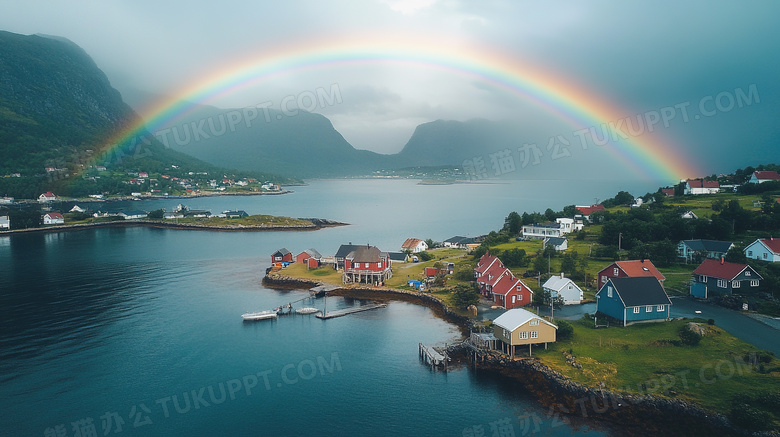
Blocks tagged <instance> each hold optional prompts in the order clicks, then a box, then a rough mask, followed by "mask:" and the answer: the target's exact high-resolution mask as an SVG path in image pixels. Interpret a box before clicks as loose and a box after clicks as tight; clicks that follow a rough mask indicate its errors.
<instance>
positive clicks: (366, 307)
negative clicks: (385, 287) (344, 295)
mask: <svg viewBox="0 0 780 437" xmlns="http://www.w3.org/2000/svg"><path fill="white" fill-rule="evenodd" d="M386 306H387V304H386V303H370V304H366V305H361V306H359V307H351V308H344V309H343V310H336V311H330V312H328V313H320V314H316V315H315V316H314V317H317V318H318V319H322V320H327V319H333V318H335V317H341V316H346V315H348V314H354V313H359V312H361V311H368V310H375V309H377V308H384V307H386Z"/></svg>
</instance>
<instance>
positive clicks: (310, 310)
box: [295, 307, 320, 314]
mask: <svg viewBox="0 0 780 437" xmlns="http://www.w3.org/2000/svg"><path fill="white" fill-rule="evenodd" d="M295 312H296V313H298V314H314V313H318V312H320V310H319V309H317V308H312V307H304V308H298V309H297V310H295Z"/></svg>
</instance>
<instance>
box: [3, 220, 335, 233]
mask: <svg viewBox="0 0 780 437" xmlns="http://www.w3.org/2000/svg"><path fill="white" fill-rule="evenodd" d="M304 220H309V221H311V222H312V223H311V225H285V226H280V225H268V226H244V225H236V226H212V225H200V224H193V223H168V222H160V221H156V220H117V221H111V222H103V223H81V224H75V225H55V226H48V227H45V228H29V229H14V230H11V231H2V232H0V235H14V234H27V233H36V232H65V231H77V230H83V229H91V228H108V227H131V228H132V227H146V228H160V229H185V230H196V231H212V232H215V231H216V232H247V231H248V232H263V231H316V230H318V229H322V228H332V227H336V226H347V225H348V223H341V222H337V221H333V220H327V219H304Z"/></svg>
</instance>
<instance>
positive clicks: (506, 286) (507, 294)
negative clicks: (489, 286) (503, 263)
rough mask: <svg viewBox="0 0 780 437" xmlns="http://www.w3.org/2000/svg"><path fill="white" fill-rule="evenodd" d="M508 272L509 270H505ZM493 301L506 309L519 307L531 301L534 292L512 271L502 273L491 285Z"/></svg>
mask: <svg viewBox="0 0 780 437" xmlns="http://www.w3.org/2000/svg"><path fill="white" fill-rule="evenodd" d="M507 272H509V270H507ZM492 293H493V302H494V303H495V304H496V305H500V306H502V307H504V308H506V309H508V310H509V309H512V308H520V307H522V306H525V305H528V304H529V303H531V299H532V297H533V294H534V292H533V291H532V290H531V289H530V288H528V286H527V285H525V284H524V283H523V281H521V280H519V279H517V278H516V277H515V276H514V275H512V272H509V274H508V275H502V276H501V278H500V279H499V280H498V282H496V284H495V285H494V286H493V290H492Z"/></svg>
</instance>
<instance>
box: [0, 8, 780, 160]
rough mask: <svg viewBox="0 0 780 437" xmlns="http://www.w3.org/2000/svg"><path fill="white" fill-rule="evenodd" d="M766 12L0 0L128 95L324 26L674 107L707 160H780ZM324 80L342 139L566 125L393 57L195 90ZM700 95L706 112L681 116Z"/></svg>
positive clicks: (11, 20) (682, 131) (694, 150)
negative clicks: (747, 97) (506, 125)
mask: <svg viewBox="0 0 780 437" xmlns="http://www.w3.org/2000/svg"><path fill="white" fill-rule="evenodd" d="M778 17H780V2H777V1H771V0H770V1H763V2H761V1H739V2H737V1H734V2H723V1H688V2H679V1H645V2H624V1H589V2H579V1H572V2H560V1H545V2H541V1H540V2H525V1H522V2H521V1H514V0H506V1H490V0H486V1H480V2H474V1H465V0H463V1H461V0H442V1H437V0H416V1H415V0H395V1H394V0H365V1H338V0H337V1H319V0H314V1H288V2H284V1H274V2H269V1H258V0H222V1H220V2H213V1H202V0H191V1H189V2H160V1H151V0H133V1H106V0H79V1H69V2H64V1H35V0H27V1H24V2H4V3H3V4H2V6H0V29H2V30H7V31H11V32H16V33H22V34H33V33H44V34H51V35H58V36H63V37H66V38H68V39H70V40H72V41H73V42H75V43H77V44H78V45H80V46H81V47H83V48H84V49H85V50H86V51H87V52H88V53H89V54H90V55H91V56H92V57H93V59H94V60H95V61H96V63H97V64H98V66H99V67H100V68H102V69H103V71H105V72H106V74H107V75H108V77H109V79H110V80H111V82H112V84H113V85H114V86H115V87H116V88H117V89H119V90H120V91H121V92H122V93H123V95H125V96H127V97H128V100H131V96H135V97H137V96H139V95H141V94H140V93H141V92H143V93H152V94H157V95H177V94H179V93H180V92H181V89H182V87H185V88H186V86H187V85H191V84H196V83H199V82H203V81H204V79H205V78H207V77H210V75H212V74H214V73H215V72H218V71H220V69H224V68H225V66H230V65H238V64H239V63H241V62H248V61H249V60H251V59H262V57H263V56H268V55H269V54H271V53H277V52H278V51H279V50H280V48H284V47H310V48H311V49H312V50H313V49H316V48H318V47H320V46H321V45H322V43H323V41H330V40H337V39H341V40H355V41H374V40H377V41H379V40H384V41H387V40H394V39H397V40H398V41H405V42H404V43H403V44H406V45H407V46H410V47H411V45H410V43H409V42H410V41H411V42H414V41H419V42H420V45H425V46H428V47H430V46H434V47H436V46H437V45H438V46H440V47H441V48H442V51H444V52H447V51H451V50H457V48H458V47H464V50H465V48H466V47H468V50H471V51H472V52H473V51H480V50H485V51H486V52H490V53H492V54H497V56H501V57H505V58H506V59H512V60H514V61H517V62H522V63H523V64H525V65H528V66H533V67H534V68H538V69H544V70H549V71H554V72H555V73H556V74H557V75H560V76H562V77H564V78H566V80H567V81H569V82H570V83H575V84H577V87H579V88H581V89H584V90H587V91H588V92H589V93H591V94H594V95H597V96H599V98H600V99H604V100H605V101H611V102H613V103H614V104H616V105H617V106H619V107H621V108H623V110H624V111H625V115H626V116H629V115H633V114H641V113H644V112H646V111H652V110H658V109H659V108H662V107H671V106H674V105H681V106H678V110H679V108H682V107H685V108H688V110H689V111H691V112H692V114H690V115H691V119H690V120H689V121H688V122H683V121H682V120H681V118H682V114H680V113H679V112H678V114H676V115H677V119H676V120H674V122H672V123H669V126H668V127H663V129H659V132H658V133H659V134H660V135H662V136H663V137H664V138H667V139H668V141H669V142H670V143H671V144H674V145H675V147H680V148H683V149H684V150H685V151H686V153H687V154H688V155H689V156H694V157H695V159H697V160H698V162H699V167H701V168H706V169H709V170H712V172H721V171H730V170H733V169H734V168H735V167H737V166H746V165H755V164H757V163H760V162H767V161H775V162H778V163H780V152H779V151H780V148H779V147H778V145H779V144H780V135H778V133H779V131H780V128H778V126H780V123H779V121H780V119H779V114H780V110H779V109H778V108H780V105H779V104H778V98H779V97H780V81H779V80H778V79H780V30H779V29H780V26H778V23H777V21H778ZM403 44H401V43H399V46H402V45H403ZM412 45H413V44H412ZM333 84H336V85H337V86H338V90H339V92H340V95H341V99H342V100H341V103H337V104H332V105H326V107H324V108H316V110H315V111H314V112H319V113H322V114H323V115H325V116H327V117H328V118H330V119H331V121H332V122H333V124H334V126H335V128H336V129H337V130H338V131H339V132H341V133H342V135H344V137H345V138H346V139H347V140H348V141H349V142H350V143H352V144H353V145H354V146H355V147H356V148H361V149H369V150H374V151H378V152H381V153H394V152H397V151H399V150H400V149H401V148H402V147H403V145H404V144H405V143H406V141H407V140H408V139H409V137H410V135H411V134H412V132H413V130H414V128H415V127H416V126H417V125H418V124H420V123H423V122H427V121H432V120H436V119H452V120H468V119H471V118H477V117H479V118H487V119H492V120H506V119H509V120H517V121H518V123H521V124H522V125H523V126H527V129H528V138H525V139H523V141H539V142H544V141H545V140H544V139H545V138H549V137H551V136H554V135H557V134H559V133H560V132H569V133H570V132H572V129H575V128H578V127H577V126H573V125H572V124H570V123H569V122H567V121H566V120H563V119H560V118H559V117H557V116H556V115H555V114H552V113H550V112H549V111H547V110H545V109H544V108H543V107H540V106H539V105H536V104H535V103H533V102H530V101H528V100H526V99H522V98H520V97H518V96H515V95H512V94H509V93H507V92H505V91H504V90H501V89H499V88H496V87H494V86H492V85H491V84H490V83H488V82H485V81H482V80H480V79H479V78H476V77H469V76H466V75H463V74H460V73H457V72H453V71H449V70H446V69H440V68H428V67H422V66H420V65H416V66H415V65H407V64H404V63H372V64H342V65H331V64H328V65H319V66H314V68H309V69H306V70H302V71H292V72H288V73H287V74H283V75H276V76H274V77H271V78H267V79H266V80H261V81H259V82H258V83H257V85H255V86H252V87H248V88H244V89H242V90H240V91H239V92H235V93H232V94H227V95H224V96H222V97H220V98H219V99H216V100H214V101H212V102H210V103H211V104H214V105H216V106H220V107H242V106H248V105H256V104H258V103H264V102H270V103H272V104H273V105H274V106H275V107H278V106H279V104H280V102H281V101H282V100H283V99H284V97H286V96H290V95H293V96H295V95H300V94H302V93H306V92H309V91H314V90H316V89H318V88H327V89H330V88H331V87H332V86H333ZM751 87H752V92H753V96H752V97H751V102H750V104H745V105H743V106H742V107H739V106H738V105H736V104H734V105H730V104H729V98H728V96H726V95H725V94H723V95H722V96H721V97H720V99H721V100H720V103H721V104H720V105H719V107H716V102H715V98H717V96H718V95H719V94H722V93H727V94H730V95H731V96H732V97H736V96H737V94H738V91H736V90H737V89H740V90H742V91H744V92H745V94H749V92H750V91H751ZM708 98H712V100H706V99H708ZM702 99H705V106H704V107H705V108H707V109H708V110H709V111H715V112H717V113H716V114H713V115H712V116H707V117H701V119H696V120H694V118H693V113H696V112H698V111H699V104H700V102H701V101H702ZM686 103H690V106H686ZM719 109H720V110H719ZM708 114H710V113H708ZM697 115H698V114H697ZM518 145H519V144H518ZM509 146H514V145H509Z"/></svg>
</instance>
